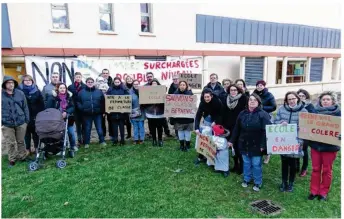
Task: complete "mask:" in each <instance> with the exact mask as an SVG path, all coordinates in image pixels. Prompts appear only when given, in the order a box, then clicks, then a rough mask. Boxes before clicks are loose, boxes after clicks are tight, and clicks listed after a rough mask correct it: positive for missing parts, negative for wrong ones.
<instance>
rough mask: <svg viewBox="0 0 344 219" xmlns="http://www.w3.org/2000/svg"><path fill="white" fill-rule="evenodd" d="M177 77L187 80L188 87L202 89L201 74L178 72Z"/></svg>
mask: <svg viewBox="0 0 344 219" xmlns="http://www.w3.org/2000/svg"><path fill="white" fill-rule="evenodd" d="M179 78H180V80H181V81H186V82H188V85H189V87H191V88H193V89H202V74H180V75H179Z"/></svg>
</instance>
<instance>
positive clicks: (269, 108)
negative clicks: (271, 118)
mask: <svg viewBox="0 0 344 219" xmlns="http://www.w3.org/2000/svg"><path fill="white" fill-rule="evenodd" d="M254 93H256V94H258V95H259V97H260V99H262V105H263V110H264V111H265V112H267V113H272V112H273V111H275V110H276V108H277V105H276V101H275V97H274V95H272V93H270V92H269V91H268V89H267V88H264V90H262V91H260V92H259V91H258V90H257V89H256V90H254Z"/></svg>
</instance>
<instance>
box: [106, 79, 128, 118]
mask: <svg viewBox="0 0 344 219" xmlns="http://www.w3.org/2000/svg"><path fill="white" fill-rule="evenodd" d="M106 95H129V91H128V89H127V88H126V87H125V86H124V85H123V84H120V85H119V86H115V85H114V84H113V85H112V86H111V87H110V88H109V90H108V91H107V92H106ZM126 114H127V113H110V118H111V119H125V118H126Z"/></svg>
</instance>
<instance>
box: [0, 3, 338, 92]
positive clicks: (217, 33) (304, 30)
mask: <svg viewBox="0 0 344 219" xmlns="http://www.w3.org/2000/svg"><path fill="white" fill-rule="evenodd" d="M1 10H2V15H1V16H2V63H1V64H2V76H3V75H13V76H14V77H16V78H17V79H19V77H20V75H23V74H25V73H26V69H25V57H26V56H41V57H56V58H58V57H59V58H60V57H79V56H87V57H90V58H94V59H113V60H126V59H127V60H134V59H139V60H167V61H168V60H174V59H177V58H201V59H202V66H203V70H202V72H200V73H202V74H203V81H204V82H208V81H209V75H210V74H211V73H217V74H218V75H219V80H220V81H221V80H222V79H224V78H229V79H232V80H235V79H238V78H243V79H245V81H246V82H247V84H248V85H249V89H250V90H252V89H254V86H255V82H256V81H257V80H261V79H264V80H266V81H267V87H268V88H269V89H270V91H271V92H273V94H274V95H275V96H276V98H282V97H283V95H284V94H285V93H286V91H287V90H297V89H299V88H301V87H302V88H304V89H307V90H308V91H309V92H310V93H311V94H316V93H320V92H321V91H323V90H334V91H337V92H339V91H340V82H341V65H340V62H341V61H340V60H341V55H340V50H341V30H340V3H335V2H327V1H324V2H321V3H320V2H314V3H313V2H312V3H311V4H310V3H309V2H302V1H300V2H298V3H296V2H287V1H286V2H276V3H263V2H257V3H251V4H243V3H242V4H240V2H234V1H231V2H228V3H223V4H216V3H214V4H205V3H185V4H183V3H106V4H97V3H68V4H67V3H66V4H63V3H54V4H49V3H7V4H6V3H2V4H1ZM203 85H205V83H204V84H203Z"/></svg>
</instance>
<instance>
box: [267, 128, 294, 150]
mask: <svg viewBox="0 0 344 219" xmlns="http://www.w3.org/2000/svg"><path fill="white" fill-rule="evenodd" d="M266 139H267V145H266V146H267V153H268V154H298V153H299V148H300V144H299V142H298V140H297V125H296V124H288V125H280V124H279V125H266Z"/></svg>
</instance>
